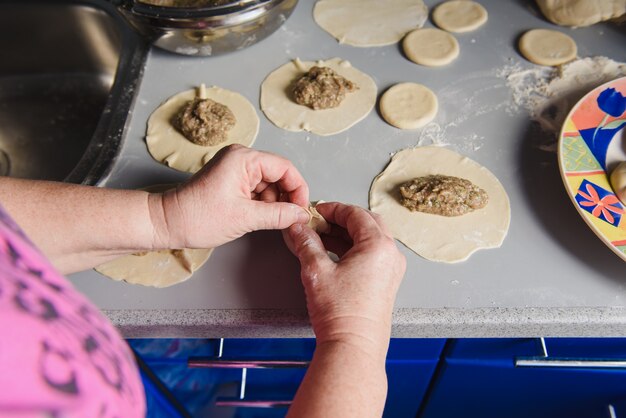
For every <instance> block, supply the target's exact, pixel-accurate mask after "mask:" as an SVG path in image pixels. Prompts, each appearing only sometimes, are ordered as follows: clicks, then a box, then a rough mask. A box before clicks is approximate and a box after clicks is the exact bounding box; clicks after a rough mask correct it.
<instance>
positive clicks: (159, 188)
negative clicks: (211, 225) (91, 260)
mask: <svg viewBox="0 0 626 418" xmlns="http://www.w3.org/2000/svg"><path fill="white" fill-rule="evenodd" d="M174 187H176V185H175V184H157V185H154V186H150V187H146V188H145V189H143V190H145V191H148V192H164V191H165V190H168V189H171V188H174ZM212 252H213V249H212V248H209V249H189V248H186V249H183V250H178V251H177V250H160V251H149V252H146V253H143V254H130V255H127V256H124V257H120V258H116V259H115V260H112V261H109V262H108V263H104V264H100V265H99V266H97V267H96V268H95V269H94V270H96V271H97V272H98V273H100V274H103V275H105V276H107V277H109V278H111V279H113V280H116V281H125V282H127V283H131V284H139V285H142V286H153V287H159V288H161V287H168V286H172V285H175V284H178V283H182V282H184V281H186V280H187V279H189V278H190V277H191V276H192V275H193V273H194V272H195V271H196V270H198V269H199V268H200V267H202V265H203V264H204V263H206V261H207V260H208V259H209V256H210V255H211V253H212Z"/></svg>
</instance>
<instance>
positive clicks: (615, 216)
mask: <svg viewBox="0 0 626 418" xmlns="http://www.w3.org/2000/svg"><path fill="white" fill-rule="evenodd" d="M576 202H578V205H579V206H580V207H581V209H583V210H586V211H587V212H589V213H591V214H592V215H593V216H595V217H596V218H598V219H602V220H603V221H605V222H608V223H609V224H611V225H618V224H619V221H620V219H621V217H622V215H623V214H624V206H622V204H621V203H620V201H619V199H618V198H617V196H615V194H614V193H612V192H610V191H608V190H606V189H603V188H602V187H600V186H598V185H596V184H593V183H591V182H590V181H588V180H583V182H582V183H581V184H580V188H579V189H578V194H576Z"/></svg>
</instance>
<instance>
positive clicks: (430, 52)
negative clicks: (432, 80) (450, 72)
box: [402, 28, 460, 67]
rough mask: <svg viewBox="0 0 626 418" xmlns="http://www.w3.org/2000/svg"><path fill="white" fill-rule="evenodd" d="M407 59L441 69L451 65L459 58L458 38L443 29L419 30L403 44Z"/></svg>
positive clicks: (407, 37)
mask: <svg viewBox="0 0 626 418" xmlns="http://www.w3.org/2000/svg"><path fill="white" fill-rule="evenodd" d="M402 49H403V50H404V53H405V54H406V56H407V58H408V59H410V60H411V61H413V62H414V63H416V64H420V65H426V66H428V67H439V66H442V65H447V64H450V63H451V62H452V61H454V60H455V59H456V57H458V56H459V51H460V49H459V43H458V42H457V40H456V38H455V37H454V36H452V35H451V34H449V33H448V32H446V31H443V30H441V29H434V28H427V29H417V30H414V31H413V32H411V33H409V34H408V35H407V36H406V37H405V38H404V41H403V42H402Z"/></svg>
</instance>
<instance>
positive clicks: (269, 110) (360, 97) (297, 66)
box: [261, 58, 377, 136]
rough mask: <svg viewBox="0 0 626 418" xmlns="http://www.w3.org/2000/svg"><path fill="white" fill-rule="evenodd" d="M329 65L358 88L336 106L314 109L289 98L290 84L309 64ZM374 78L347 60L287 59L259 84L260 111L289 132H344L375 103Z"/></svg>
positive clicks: (332, 133)
mask: <svg viewBox="0 0 626 418" xmlns="http://www.w3.org/2000/svg"><path fill="white" fill-rule="evenodd" d="M314 65H317V66H319V67H329V68H331V69H332V70H334V71H335V72H336V73H338V74H339V75H341V76H342V77H344V78H346V79H348V80H350V81H352V82H353V83H355V84H356V86H357V90H355V91H353V92H350V93H346V97H345V98H344V100H343V101H342V102H341V104H340V105H339V106H338V107H335V108H332V109H322V110H313V109H311V108H309V107H308V106H304V105H299V104H297V103H296V102H295V101H294V100H293V99H292V98H291V88H292V83H293V82H294V80H296V79H297V78H299V77H301V76H302V75H303V74H304V73H306V72H307V71H308V70H309V69H310V68H311V67H313V66H314ZM376 94H377V88H376V83H374V80H372V78H371V77H370V76H368V75H367V74H365V73H363V72H361V71H359V70H357V69H356V68H354V67H353V66H352V65H351V64H350V63H349V62H348V61H345V60H342V59H341V58H333V59H330V60H327V61H316V62H313V61H304V62H303V61H300V60H298V59H296V60H294V61H291V62H288V63H287V64H284V65H283V66H281V67H279V68H277V69H276V70H274V71H272V72H271V73H270V74H269V75H268V76H267V78H265V80H264V81H263V83H262V84H261V110H262V111H263V113H265V116H267V118H268V119H269V120H270V121H271V122H272V123H273V124H274V125H276V126H278V127H279V128H282V129H286V130H288V131H293V132H299V131H309V132H312V133H315V134H318V135H322V136H327V135H334V134H337V133H339V132H343V131H345V130H347V129H348V128H350V127H351V126H353V125H354V124H356V123H357V122H359V121H360V120H362V119H363V118H365V117H366V116H367V115H368V114H369V113H370V111H371V110H372V109H373V108H374V105H375V104H376Z"/></svg>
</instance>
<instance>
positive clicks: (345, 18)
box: [313, 0, 428, 47]
mask: <svg viewBox="0 0 626 418" xmlns="http://www.w3.org/2000/svg"><path fill="white" fill-rule="evenodd" d="M427 17H428V8H427V7H426V6H425V5H424V2H423V1H422V0H385V1H380V0H319V1H318V2H317V3H315V8H314V9H313V18H314V19H315V22H316V23H317V24H318V25H319V26H321V28H322V29H324V30H325V31H326V32H328V33H329V34H330V35H331V36H333V37H334V38H335V39H337V40H338V41H339V43H342V44H348V45H352V46H359V47H370V46H384V45H391V44H394V43H396V42H398V41H400V39H402V38H403V37H404V35H406V34H407V32H409V31H411V30H413V29H416V28H421V27H422V26H423V25H424V22H425V21H426V18H427Z"/></svg>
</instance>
